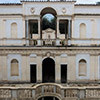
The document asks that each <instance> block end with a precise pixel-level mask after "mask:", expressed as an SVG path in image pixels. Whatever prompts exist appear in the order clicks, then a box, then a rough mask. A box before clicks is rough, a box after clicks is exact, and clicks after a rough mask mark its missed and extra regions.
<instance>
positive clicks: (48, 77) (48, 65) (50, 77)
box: [42, 58, 55, 83]
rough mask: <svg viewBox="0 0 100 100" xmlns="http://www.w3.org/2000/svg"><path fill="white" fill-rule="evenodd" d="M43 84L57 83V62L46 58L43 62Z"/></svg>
mask: <svg viewBox="0 0 100 100" xmlns="http://www.w3.org/2000/svg"><path fill="white" fill-rule="evenodd" d="M42 82H43V83H46V82H55V62H54V60H53V59H51V58H46V59H44V60H43V62H42Z"/></svg>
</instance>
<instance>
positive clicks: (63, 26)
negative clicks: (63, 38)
mask: <svg viewBox="0 0 100 100" xmlns="http://www.w3.org/2000/svg"><path fill="white" fill-rule="evenodd" d="M59 31H60V34H67V33H68V21H67V20H60V21H59Z"/></svg>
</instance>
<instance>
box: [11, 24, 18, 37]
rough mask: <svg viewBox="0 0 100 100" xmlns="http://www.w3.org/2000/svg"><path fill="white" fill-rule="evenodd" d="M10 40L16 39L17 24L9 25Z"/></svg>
mask: <svg viewBox="0 0 100 100" xmlns="http://www.w3.org/2000/svg"><path fill="white" fill-rule="evenodd" d="M11 38H17V24H16V23H12V24H11Z"/></svg>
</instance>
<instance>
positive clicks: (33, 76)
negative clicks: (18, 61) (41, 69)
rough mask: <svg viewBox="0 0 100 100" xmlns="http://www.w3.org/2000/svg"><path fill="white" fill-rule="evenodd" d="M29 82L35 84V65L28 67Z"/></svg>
mask: <svg viewBox="0 0 100 100" xmlns="http://www.w3.org/2000/svg"><path fill="white" fill-rule="evenodd" d="M30 80H31V83H36V65H35V64H34V65H30Z"/></svg>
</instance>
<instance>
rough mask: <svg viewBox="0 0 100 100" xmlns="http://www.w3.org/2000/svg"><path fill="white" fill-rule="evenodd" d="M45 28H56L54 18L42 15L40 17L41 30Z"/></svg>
mask: <svg viewBox="0 0 100 100" xmlns="http://www.w3.org/2000/svg"><path fill="white" fill-rule="evenodd" d="M47 28H51V29H53V30H55V29H56V18H55V17H54V18H52V19H51V20H49V19H48V18H47V17H43V19H42V30H45V29H47Z"/></svg>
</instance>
